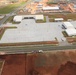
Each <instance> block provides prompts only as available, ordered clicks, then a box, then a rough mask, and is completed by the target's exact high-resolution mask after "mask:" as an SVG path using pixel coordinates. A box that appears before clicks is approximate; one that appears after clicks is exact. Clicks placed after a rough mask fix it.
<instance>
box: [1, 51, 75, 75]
mask: <svg viewBox="0 0 76 75" xmlns="http://www.w3.org/2000/svg"><path fill="white" fill-rule="evenodd" d="M1 60H3V61H4V65H3V66H2V67H1V65H0V67H1V68H2V70H0V72H1V74H0V75H76V50H66V51H65V50H63V51H50V52H49V51H48V52H46V53H45V52H44V53H30V54H13V55H4V56H3V55H2V56H0V61H1Z"/></svg>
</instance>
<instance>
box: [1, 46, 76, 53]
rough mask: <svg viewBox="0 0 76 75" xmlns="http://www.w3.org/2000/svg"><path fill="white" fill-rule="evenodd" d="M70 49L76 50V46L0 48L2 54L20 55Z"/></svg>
mask: <svg viewBox="0 0 76 75" xmlns="http://www.w3.org/2000/svg"><path fill="white" fill-rule="evenodd" d="M68 49H76V45H73V46H50V45H42V46H26V47H25V46H16V47H0V52H4V53H6V54H18V53H31V52H32V51H35V52H36V51H37V52H38V50H43V51H54V50H68Z"/></svg>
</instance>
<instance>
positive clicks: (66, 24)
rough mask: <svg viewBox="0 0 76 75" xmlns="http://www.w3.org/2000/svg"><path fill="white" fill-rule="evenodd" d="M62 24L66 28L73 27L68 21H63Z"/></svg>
mask: <svg viewBox="0 0 76 75" xmlns="http://www.w3.org/2000/svg"><path fill="white" fill-rule="evenodd" d="M63 25H64V27H65V28H66V29H68V28H74V26H73V25H72V24H71V23H70V22H64V23H63Z"/></svg>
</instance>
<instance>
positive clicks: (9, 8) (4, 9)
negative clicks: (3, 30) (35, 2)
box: [0, 2, 25, 14]
mask: <svg viewBox="0 0 76 75" xmlns="http://www.w3.org/2000/svg"><path fill="white" fill-rule="evenodd" d="M24 4H25V2H21V3H15V4H9V5H7V6H5V7H2V8H0V14H8V13H10V12H12V11H13V10H15V9H16V8H18V7H20V6H22V5H24Z"/></svg>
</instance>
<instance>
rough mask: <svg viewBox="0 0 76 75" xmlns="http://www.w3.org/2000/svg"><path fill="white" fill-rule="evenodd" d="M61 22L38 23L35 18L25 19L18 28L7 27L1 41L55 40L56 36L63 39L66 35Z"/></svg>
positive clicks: (59, 39)
mask: <svg viewBox="0 0 76 75" xmlns="http://www.w3.org/2000/svg"><path fill="white" fill-rule="evenodd" d="M59 24H62V23H61V22H58V23H36V22H35V20H34V19H25V20H22V21H21V23H20V24H18V25H17V29H7V30H6V31H5V33H4V34H3V36H2V38H1V40H0V43H19V42H39V41H54V40H55V37H57V39H58V41H62V40H61V38H64V36H63V34H62V29H61V27H60V28H59V26H58V25H59ZM11 25H13V24H11Z"/></svg>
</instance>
